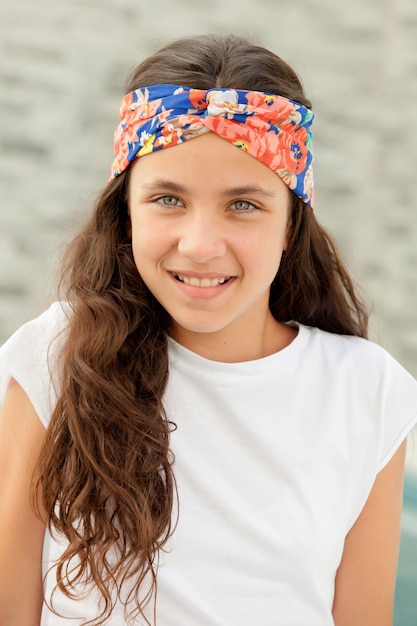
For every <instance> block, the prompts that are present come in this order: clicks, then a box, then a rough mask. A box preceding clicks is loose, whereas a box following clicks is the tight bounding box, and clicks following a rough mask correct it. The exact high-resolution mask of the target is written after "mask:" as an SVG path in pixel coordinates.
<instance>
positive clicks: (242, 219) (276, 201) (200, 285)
mask: <svg viewBox="0 0 417 626" xmlns="http://www.w3.org/2000/svg"><path fill="white" fill-rule="evenodd" d="M289 207H290V192H289V190H288V188H287V187H286V185H285V184H284V183H283V182H282V181H281V180H280V179H279V177H278V176H277V175H276V174H275V173H274V172H272V171H271V170H269V169H268V168H267V167H266V166H265V165H263V164H262V163H260V162H258V161H257V160H256V159H255V158H253V157H251V156H249V155H248V154H245V152H244V151H243V150H239V149H237V148H236V147H235V146H233V145H231V144H229V143H228V142H226V141H225V140H223V139H221V138H219V137H218V136H216V135H215V134H213V133H211V132H209V133H207V134H205V135H202V136H200V137H197V138H194V139H192V140H189V141H187V142H185V143H183V144H181V145H179V146H177V147H175V148H172V149H167V150H160V151H157V152H153V153H151V154H149V155H147V156H146V157H143V158H140V159H138V160H136V161H135V162H134V164H133V165H132V166H131V176H130V186H129V214H130V219H131V234H132V247H133V255H134V259H135V263H136V266H137V268H138V271H139V273H140V275H141V276H142V278H143V280H144V282H145V283H146V285H147V287H148V288H149V290H150V291H151V292H152V293H153V295H154V296H155V298H156V299H157V300H158V301H159V302H160V303H161V304H162V306H163V307H164V308H165V309H166V311H167V312H168V313H169V315H170V316H171V318H172V329H171V334H172V336H173V337H174V338H175V339H176V340H177V341H179V342H180V343H182V344H183V345H185V346H186V347H188V348H189V349H191V350H194V351H196V352H200V353H204V349H203V348H202V347H201V346H203V345H204V344H205V345H207V346H208V345H211V346H214V345H217V347H219V346H227V345H229V346H231V345H234V346H235V349H236V348H237V346H239V345H245V346H251V345H253V346H254V345H255V344H256V345H258V346H259V345H260V343H259V342H261V343H262V342H264V343H265V341H266V342H268V333H269V334H270V335H271V333H272V335H271V337H272V336H274V337H275V340H276V334H277V330H279V328H280V329H281V331H282V332H285V331H284V330H283V328H282V326H281V325H280V324H277V322H276V321H275V320H274V319H273V317H272V314H271V313H270V310H269V306H268V300H269V290H270V285H271V283H272V280H273V279H274V277H275V274H276V273H277V271H278V268H279V265H280V261H281V256H282V252H283V250H285V249H286V246H287V235H288V229H289ZM265 337H266V338H265ZM273 341H274V340H273ZM259 350H260V351H261V352H262V351H263V352H268V351H270V350H269V349H268V348H266V350H265V349H264V348H262V346H260V347H259ZM252 352H253V351H252ZM255 352H256V349H255ZM249 353H251V350H250V349H249V351H248V354H249ZM258 356H261V355H260V354H258ZM249 358H257V356H255V357H253V356H252V357H250V356H249ZM218 360H221V356H220V357H219V358H218Z"/></svg>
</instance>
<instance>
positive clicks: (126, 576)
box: [33, 35, 367, 626]
mask: <svg viewBox="0 0 417 626" xmlns="http://www.w3.org/2000/svg"><path fill="white" fill-rule="evenodd" d="M156 83H177V84H183V85H186V86H189V87H194V88H199V89H208V88H213V87H219V88H226V87H227V88H235V89H248V90H257V91H266V92H270V93H275V94H278V95H281V96H285V97H287V98H290V99H292V100H295V101H297V102H299V103H301V104H303V105H305V106H307V107H310V106H311V105H310V102H309V101H308V100H307V99H306V97H305V95H304V92H303V89H302V86H301V83H300V80H299V79H298V77H297V75H296V74H295V73H294V71H293V70H292V69H291V67H290V66H289V65H287V64H286V63H285V62H284V61H283V60H282V59H280V58H279V57H278V56H276V55H275V54H274V53H272V52H270V51H268V50H266V49H264V48H263V47H261V46H259V45H256V44H254V43H251V42H250V41H247V40H246V39H242V38H239V37H235V36H232V35H228V36H220V35H205V36H199V37H190V38H185V39H180V40H176V41H173V42H171V43H169V44H168V45H166V46H164V47H163V48H161V49H160V50H158V51H157V52H156V53H154V54H153V55H151V56H150V57H149V58H147V59H145V60H144V61H143V62H142V63H141V64H140V65H139V66H138V67H137V68H136V69H135V70H134V71H133V73H132V75H131V77H130V80H129V82H128V85H127V89H126V91H127V92H129V91H131V90H133V89H137V88H140V87H144V86H146V85H150V84H156ZM128 184H129V170H127V171H126V172H124V173H123V174H122V175H121V176H119V177H118V178H117V179H115V180H113V181H112V182H111V183H109V184H108V185H107V186H106V187H105V189H104V191H103V192H102V194H101V195H100V197H99V198H98V200H97V202H96V205H95V209H94V211H93V213H92V216H91V218H90V219H89V221H88V223H87V224H86V225H85V226H84V227H83V229H82V230H81V232H80V233H79V234H78V235H77V237H76V238H75V239H74V240H73V242H72V243H71V245H70V246H69V249H68V251H67V253H66V256H65V259H64V263H63V269H62V274H61V282H60V287H61V290H63V291H64V294H65V299H66V300H67V301H68V302H69V304H70V307H71V309H70V315H69V317H68V325H67V328H66V330H65V333H66V334H65V341H64V346H63V348H62V352H61V354H60V359H61V364H62V376H61V387H60V389H59V399H58V402H57V405H56V408H55V410H54V412H53V415H52V418H51V422H50V426H49V428H48V431H47V437H46V441H45V444H44V447H43V450H42V453H41V456H40V459H39V462H38V465H37V468H36V471H35V474H34V479H33V499H34V503H36V502H38V503H39V502H40V506H41V507H42V509H43V510H45V511H46V515H47V518H48V520H49V527H50V529H51V530H56V531H58V532H59V533H62V534H63V535H64V536H65V537H66V539H67V540H68V547H67V549H66V550H65V552H64V553H63V554H62V556H61V558H60V559H59V562H58V563H57V567H56V580H57V588H59V589H60V590H61V591H62V592H64V593H65V594H66V595H68V596H69V597H73V596H74V595H75V593H76V591H75V590H76V585H77V583H80V582H82V583H85V581H87V582H90V583H92V584H93V585H94V586H96V588H97V589H98V591H99V592H100V594H101V598H102V605H101V608H100V614H99V615H98V616H97V618H96V619H94V620H92V621H90V622H88V623H89V624H94V625H97V626H98V625H99V624H104V623H106V621H107V620H108V619H109V617H110V616H111V614H112V610H113V608H114V605H115V602H116V600H117V598H118V597H120V592H121V589H122V586H123V588H124V589H126V585H128V589H129V593H128V600H129V601H133V605H134V606H135V607H136V608H135V610H134V613H135V614H136V615H137V614H141V615H142V616H143V617H144V613H143V612H144V608H145V606H146V604H147V603H148V602H149V601H150V600H151V599H152V598H154V597H155V591H156V585H157V576H156V574H157V566H158V554H159V552H160V550H163V549H164V546H165V545H166V542H167V540H168V538H169V537H170V535H171V534H172V533H173V532H174V529H175V523H176V522H175V515H174V514H173V511H174V509H175V506H174V505H175V500H176V489H175V478H174V473H173V458H172V454H171V453H170V447H169V440H170V432H171V431H172V429H173V428H175V425H174V424H172V423H171V422H170V420H169V416H167V415H166V414H165V411H164V406H163V394H164V389H165V387H166V383H167V379H168V375H169V372H168V354H167V352H168V350H167V333H168V330H169V322H170V320H169V316H168V314H167V313H166V311H165V310H164V309H163V308H162V306H161V305H160V304H159V303H158V302H157V300H156V299H155V298H154V297H153V295H152V294H151V292H150V291H149V290H148V289H147V287H146V286H145V284H144V282H143V281H142V279H141V276H140V275H139V273H138V271H137V269H136V266H135V262H134V259H133V255H132V248H131V241H130V237H129V229H128V206H127V190H128ZM291 225H292V233H291V240H290V244H289V248H288V250H287V251H286V252H285V253H284V256H283V259H282V263H281V267H280V270H279V272H278V274H277V276H276V278H275V279H274V282H273V284H272V286H271V293H270V308H271V311H272V313H273V315H274V317H275V318H276V319H277V320H278V321H283V322H285V321H288V320H297V321H299V322H301V323H305V324H308V325H314V326H317V327H319V328H322V329H324V330H327V331H330V332H333V333H341V334H351V335H358V336H363V337H364V336H366V329H367V313H366V310H365V307H364V306H363V305H362V303H361V301H360V299H359V298H358V296H357V295H356V293H355V287H354V285H353V282H352V280H351V278H350V277H349V274H348V272H347V271H346V269H345V268H344V266H343V264H342V262H341V260H340V259H339V256H338V253H337V251H336V249H335V246H334V244H333V242H332V240H331V238H330V237H329V236H328V235H327V233H326V232H325V231H324V230H323V229H322V227H321V226H319V224H318V223H317V221H316V219H315V217H314V215H313V213H312V211H311V209H310V208H308V207H306V205H304V204H303V202H302V201H301V200H299V199H298V198H296V197H295V196H294V197H293V205H292V214H291ZM38 506H39V504H38ZM38 510H39V508H38ZM145 579H146V580H147V581H148V580H150V581H151V582H150V585H149V584H148V582H146V585H145V584H144V583H145ZM128 617H129V616H127V618H128ZM131 617H133V616H132V615H131ZM148 623H149V622H148Z"/></svg>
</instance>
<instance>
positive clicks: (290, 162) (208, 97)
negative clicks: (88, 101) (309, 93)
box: [110, 84, 314, 207]
mask: <svg viewBox="0 0 417 626" xmlns="http://www.w3.org/2000/svg"><path fill="white" fill-rule="evenodd" d="M313 119H314V115H313V113H312V111H310V109H308V108H306V107H304V106H303V105H302V104H299V103H298V102H294V101H293V100H289V99H287V98H284V97H282V96H276V95H274V94H268V93H263V92H260V91H244V90H238V89H208V90H202V89H190V88H188V87H183V86H181V85H168V84H163V85H152V86H150V87H145V88H142V89H135V90H134V91H131V92H129V93H128V94H126V95H125V97H124V98H123V100H122V104H121V107H120V124H119V125H118V127H117V128H116V131H115V137H114V139H115V142H114V154H115V159H114V161H113V164H112V167H111V176H110V180H112V179H113V178H116V177H117V176H119V175H120V174H121V173H122V172H123V171H124V170H125V169H126V168H127V167H128V165H129V163H131V162H132V161H133V160H135V159H136V158H140V157H142V156H144V155H146V154H149V153H151V152H155V151H156V150H162V149H164V148H168V147H171V146H176V145H178V144H180V143H182V142H184V141H187V140H188V139H192V138H193V137H198V136H199V135H201V134H203V133H206V132H209V131H211V132H214V133H216V134H217V135H218V136H219V137H221V138H222V139H225V140H226V141H228V142H229V143H231V144H233V145H234V146H236V147H237V148H240V149H241V150H244V151H245V152H247V153H248V154H250V155H251V156H253V157H255V158H256V159H258V161H261V162H262V163H264V164H265V165H266V166H267V167H269V168H270V169H271V170H272V171H273V172H275V173H276V174H277V175H278V176H279V177H280V178H281V180H282V181H283V182H284V183H285V184H286V185H287V186H288V187H289V188H290V189H291V190H292V191H293V192H294V193H295V194H296V195H297V196H298V197H299V198H301V199H302V200H303V201H304V202H305V203H306V204H309V205H310V206H311V207H313V201H314V183H313V168H312V161H313V151H312V142H313V134H312V132H311V129H310V127H311V124H312V122H313Z"/></svg>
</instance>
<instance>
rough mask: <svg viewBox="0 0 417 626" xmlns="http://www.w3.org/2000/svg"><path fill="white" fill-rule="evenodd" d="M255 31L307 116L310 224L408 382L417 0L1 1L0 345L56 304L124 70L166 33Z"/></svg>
mask: <svg viewBox="0 0 417 626" xmlns="http://www.w3.org/2000/svg"><path fill="white" fill-rule="evenodd" d="M215 31H216V32H234V33H236V34H241V35H246V36H250V37H252V38H254V39H255V40H256V41H258V42H261V43H264V44H265V45H267V46H268V47H270V48H272V49H273V50H274V51H275V52H277V53H278V54H279V55H280V56H282V57H283V58H284V59H285V60H287V61H288V62H289V63H290V64H292V65H293V66H294V67H295V68H296V69H297V71H298V72H299V74H300V75H301V77H302V78H303V82H304V84H305V86H306V90H307V93H308V94H309V95H310V97H311V98H312V100H313V104H314V110H315V112H316V115H317V123H316V127H315V134H316V161H315V163H316V167H315V173H316V186H317V216H318V218H319V220H321V221H322V222H323V223H324V224H325V225H326V226H327V227H328V228H329V229H330V231H331V232H332V233H333V235H334V236H335V237H336V239H337V241H338V243H339V247H340V248H341V250H342V252H343V254H344V256H345V258H346V260H347V261H348V263H349V264H350V267H351V268H352V271H353V272H354V274H355V276H356V277H357V279H358V281H359V282H360V283H361V284H362V285H363V286H364V287H365V288H366V290H367V291H368V293H369V297H370V300H371V301H372V302H373V309H374V314H373V324H372V337H373V338H374V339H376V340H377V341H379V342H380V343H382V344H383V345H384V346H386V347H387V348H388V349H389V350H390V351H391V352H392V353H393V354H394V355H395V356H396V357H397V358H398V359H399V360H400V361H402V362H403V363H404V365H405V366H406V367H407V368H408V369H409V370H410V371H412V372H413V373H414V375H417V245H416V242H417V219H416V217H417V215H416V214H417V191H416V179H417V2H416V1H415V0H366V2H364V1H363V0H349V2H343V3H341V2H335V1H334V0H299V1H298V2H293V0H256V1H255V0H244V2H238V1H237V0H211V1H210V2H201V0H194V2H190V1H189V0H153V2H151V3H145V2H144V1H143V0H142V1H140V0H59V1H58V2H57V1H53V0H37V1H36V2H34V1H33V0H15V1H14V2H6V0H0V52H1V54H0V342H1V341H2V340H4V339H5V338H6V337H7V336H8V335H9V334H10V333H11V332H12V331H13V330H14V329H15V328H16V327H17V326H18V325H20V324H21V323H22V322H24V321H26V320H28V319H30V318H31V317H33V316H34V315H35V314H37V313H38V312H40V311H41V310H42V309H43V308H44V307H45V306H46V304H47V302H48V301H49V300H50V299H51V298H53V289H52V286H51V285H52V284H53V276H54V275H55V267H56V263H57V259H58V258H59V256H60V253H61V251H62V247H63V245H64V244H65V241H67V240H68V239H69V238H70V236H71V233H72V232H73V231H74V228H76V225H77V223H79V221H80V220H81V219H83V216H84V215H85V214H86V212H87V211H88V209H89V208H90V206H91V203H92V201H93V199H94V197H95V195H96V193H97V191H98V189H100V187H101V186H102V185H103V183H104V182H105V181H106V180H107V176H108V171H109V165H110V162H111V160H112V136H113V130H114V126H115V125H116V123H117V120H118V106H119V101H120V98H121V95H122V93H123V87H124V82H125V77H126V74H127V72H128V71H129V70H130V69H131V67H132V66H133V65H134V64H135V63H136V62H137V61H138V60H139V59H141V58H142V57H143V56H144V55H145V54H146V53H148V52H149V51H151V50H153V49H154V48H155V47H156V46H158V45H159V44H160V43H162V42H165V41H166V40H167V39H170V38H173V37H177V36H181V35H186V34H198V33H205V32H215Z"/></svg>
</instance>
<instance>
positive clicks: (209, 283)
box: [172, 272, 230, 287]
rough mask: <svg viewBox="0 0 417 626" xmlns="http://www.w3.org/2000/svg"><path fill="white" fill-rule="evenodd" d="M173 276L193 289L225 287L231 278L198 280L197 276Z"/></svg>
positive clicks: (174, 274)
mask: <svg viewBox="0 0 417 626" xmlns="http://www.w3.org/2000/svg"><path fill="white" fill-rule="evenodd" d="M172 274H173V276H175V278H176V279H177V280H179V281H181V282H182V283H185V284H186V285H191V286H192V287H217V286H218V285H224V283H226V282H227V281H228V280H229V278H230V276H225V277H223V278H201V279H200V278H196V277H195V276H191V277H189V276H180V275H179V274H176V273H175V272H172Z"/></svg>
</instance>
